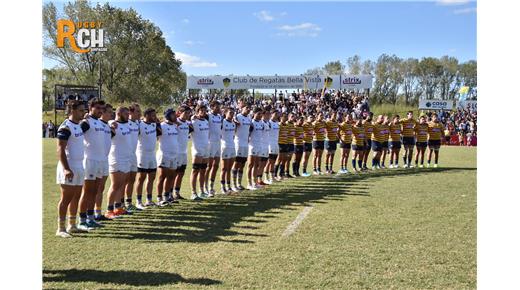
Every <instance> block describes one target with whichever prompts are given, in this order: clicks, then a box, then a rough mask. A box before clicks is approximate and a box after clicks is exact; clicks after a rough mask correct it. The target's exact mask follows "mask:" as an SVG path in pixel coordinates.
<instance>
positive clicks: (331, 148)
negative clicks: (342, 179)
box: [325, 111, 339, 174]
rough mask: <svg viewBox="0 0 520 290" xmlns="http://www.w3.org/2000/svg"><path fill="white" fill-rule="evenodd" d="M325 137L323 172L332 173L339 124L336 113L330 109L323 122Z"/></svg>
mask: <svg viewBox="0 0 520 290" xmlns="http://www.w3.org/2000/svg"><path fill="white" fill-rule="evenodd" d="M325 128H326V139H325V150H326V155H325V172H326V173H327V174H334V173H335V172H334V170H333V169H332V166H333V164H334V154H335V153H336V149H337V146H338V133H339V130H338V128H339V126H338V121H337V113H336V112H334V111H332V112H331V113H330V117H329V119H328V120H327V121H326V122H325Z"/></svg>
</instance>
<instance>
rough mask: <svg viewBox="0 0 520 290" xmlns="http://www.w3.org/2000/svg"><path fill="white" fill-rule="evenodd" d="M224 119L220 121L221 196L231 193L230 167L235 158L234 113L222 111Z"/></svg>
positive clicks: (229, 110) (232, 111)
mask: <svg viewBox="0 0 520 290" xmlns="http://www.w3.org/2000/svg"><path fill="white" fill-rule="evenodd" d="M224 116H225V119H224V120H223V121H222V138H221V140H222V142H221V144H222V150H221V151H222V154H221V158H222V170H221V171H220V185H221V188H222V189H221V193H222V194H230V193H232V192H233V190H232V189H231V167H232V166H233V161H234V159H235V156H236V149H235V141H234V140H233V139H234V137H235V129H236V124H235V122H234V121H233V117H234V116H235V111H234V110H233V109H232V108H226V109H225V110H224ZM226 185H227V188H226Z"/></svg>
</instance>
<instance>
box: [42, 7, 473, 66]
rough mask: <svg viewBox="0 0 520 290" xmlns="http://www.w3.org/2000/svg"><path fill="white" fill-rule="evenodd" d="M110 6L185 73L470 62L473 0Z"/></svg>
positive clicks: (46, 60)
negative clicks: (409, 60)
mask: <svg viewBox="0 0 520 290" xmlns="http://www.w3.org/2000/svg"><path fill="white" fill-rule="evenodd" d="M111 4H112V5H114V6H118V7H121V8H125V9H126V8H129V7H133V8H134V9H135V10H137V11H138V13H140V14H141V15H142V16H143V17H144V18H147V19H149V20H151V21H152V22H154V23H155V24H156V25H157V26H159V27H160V28H161V30H162V31H163V33H164V34H165V35H166V40H167V43H168V44H169V45H170V46H171V47H172V49H173V51H174V52H175V53H176V54H177V56H178V58H181V59H182V60H183V63H184V64H183V69H184V70H185V71H186V72H187V73H188V74H193V75H207V74H221V75H224V74H235V75H237V74H251V75H266V74H267V75H270V74H275V73H276V74H281V75H283V74H300V73H303V72H304V71H305V70H307V69H309V68H314V67H317V66H322V65H324V64H325V63H326V62H328V61H333V60H341V61H342V62H345V61H346V58H347V57H349V56H352V55H354V54H358V55H360V56H361V58H362V60H364V59H367V58H370V59H372V60H376V59H377V57H378V56H379V55H380V54H382V53H388V54H396V55H398V56H400V57H417V58H420V57H423V56H435V57H440V56H442V55H450V56H455V57H457V58H458V59H459V60H461V61H467V60H470V59H476V34H477V32H476V25H477V22H476V18H477V16H476V2H472V1H466V0H441V1H430V2H424V1H423V2H388V1H385V2H328V3H327V2H299V3H298V2H285V3H280V2H263V3H260V2H256V3H251V2H223V3H209V2H191V3H190V2H113V3H112V2H111ZM56 5H57V7H61V6H62V4H61V3H57V4H56ZM107 33H109V32H107ZM54 65H55V63H54V62H53V61H52V60H48V59H45V58H44V66H45V67H52V66H54Z"/></svg>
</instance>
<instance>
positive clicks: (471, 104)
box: [457, 101, 477, 111]
mask: <svg viewBox="0 0 520 290" xmlns="http://www.w3.org/2000/svg"><path fill="white" fill-rule="evenodd" d="M457 108H459V109H467V108H469V109H470V110H472V111H476V110H477V101H459V102H457Z"/></svg>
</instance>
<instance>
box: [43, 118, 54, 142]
mask: <svg viewBox="0 0 520 290" xmlns="http://www.w3.org/2000/svg"><path fill="white" fill-rule="evenodd" d="M56 130H57V128H56V125H55V124H54V123H53V122H52V121H51V120H49V122H43V123H42V137H43V138H54V137H55V136H56Z"/></svg>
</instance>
